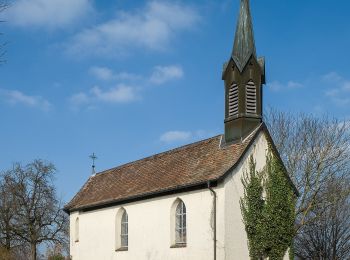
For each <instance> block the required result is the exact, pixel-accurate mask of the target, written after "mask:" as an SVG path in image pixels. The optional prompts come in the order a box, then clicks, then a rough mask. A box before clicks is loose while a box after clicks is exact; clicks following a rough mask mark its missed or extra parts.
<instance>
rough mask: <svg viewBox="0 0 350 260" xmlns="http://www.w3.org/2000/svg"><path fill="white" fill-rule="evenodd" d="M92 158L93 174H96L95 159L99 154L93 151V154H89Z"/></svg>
mask: <svg viewBox="0 0 350 260" xmlns="http://www.w3.org/2000/svg"><path fill="white" fill-rule="evenodd" d="M89 157H90V159H91V160H92V174H93V175H95V160H96V159H97V156H96V155H95V153H92V155H90V156H89Z"/></svg>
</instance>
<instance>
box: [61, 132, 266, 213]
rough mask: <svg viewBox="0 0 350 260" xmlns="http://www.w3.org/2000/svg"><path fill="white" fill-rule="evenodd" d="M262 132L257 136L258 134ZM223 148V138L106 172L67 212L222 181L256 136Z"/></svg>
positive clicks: (93, 180)
mask: <svg viewBox="0 0 350 260" xmlns="http://www.w3.org/2000/svg"><path fill="white" fill-rule="evenodd" d="M259 129H260V128H258V129H257V130H256V131H255V132H254V133H256V132H258V130H259ZM254 133H252V134H251V135H250V136H249V137H248V138H246V139H245V140H244V141H243V143H238V144H231V145H228V146H225V147H220V141H221V135H220V136H215V137H212V138H210V139H207V140H203V141H200V142H196V143H193V144H189V145H186V146H183V147H180V148H177V149H174V150H170V151H167V152H164V153H160V154H156V155H153V156H150V157H147V158H144V159H141V160H138V161H134V162H131V163H127V164H125V165H121V166H119V167H116V168H113V169H110V170H106V171H103V172H101V173H98V174H96V175H95V176H92V177H90V178H89V180H88V181H87V182H86V183H85V185H84V186H83V187H82V188H81V190H80V191H79V192H78V193H77V195H76V196H75V197H74V198H73V199H72V200H71V202H70V203H69V204H67V205H66V207H65V210H66V211H74V210H78V209H85V208H89V207H93V206H97V205H101V204H108V203H112V202H116V201H122V200H126V199H128V198H133V197H141V196H143V195H147V194H150V193H157V192H162V191H167V190H176V189H178V188H181V187H188V186H191V185H196V184H200V183H205V182H207V181H209V180H211V181H212V180H217V179H218V178H220V177H222V176H223V175H224V174H225V173H226V172H227V171H228V170H229V169H230V168H231V167H233V166H234V165H235V163H236V162H237V161H238V160H239V158H240V157H241V156H242V154H243V152H244V151H245V149H246V148H247V146H248V145H249V144H250V142H251V141H252V139H254V138H255V136H256V134H254Z"/></svg>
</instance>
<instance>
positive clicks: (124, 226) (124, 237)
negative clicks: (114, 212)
mask: <svg viewBox="0 0 350 260" xmlns="http://www.w3.org/2000/svg"><path fill="white" fill-rule="evenodd" d="M120 226H121V229H120V230H121V232H120V242H121V243H120V244H121V247H123V248H127V247H128V232H129V229H128V213H126V211H124V213H123V216H122V220H121V223H120Z"/></svg>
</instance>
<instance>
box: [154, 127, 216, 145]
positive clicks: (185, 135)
mask: <svg viewBox="0 0 350 260" xmlns="http://www.w3.org/2000/svg"><path fill="white" fill-rule="evenodd" d="M210 135H211V133H210V132H208V131H204V130H197V131H178V130H174V131H168V132H165V133H164V134H162V135H161V136H160V138H159V140H160V141H161V142H163V143H166V144H171V143H181V142H188V141H193V140H199V139H203V138H206V137H208V136H210Z"/></svg>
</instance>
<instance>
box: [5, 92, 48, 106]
mask: <svg viewBox="0 0 350 260" xmlns="http://www.w3.org/2000/svg"><path fill="white" fill-rule="evenodd" d="M0 97H1V98H2V99H3V100H4V101H5V102H7V103H9V104H12V105H18V104H22V105H25V106H27V107H35V108H39V109H42V110H44V111H48V110H49V109H50V108H51V106H52V105H51V104H50V102H49V101H47V100H46V99H44V98H43V97H41V96H29V95H26V94H24V93H23V92H21V91H19V90H5V89H0Z"/></svg>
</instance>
